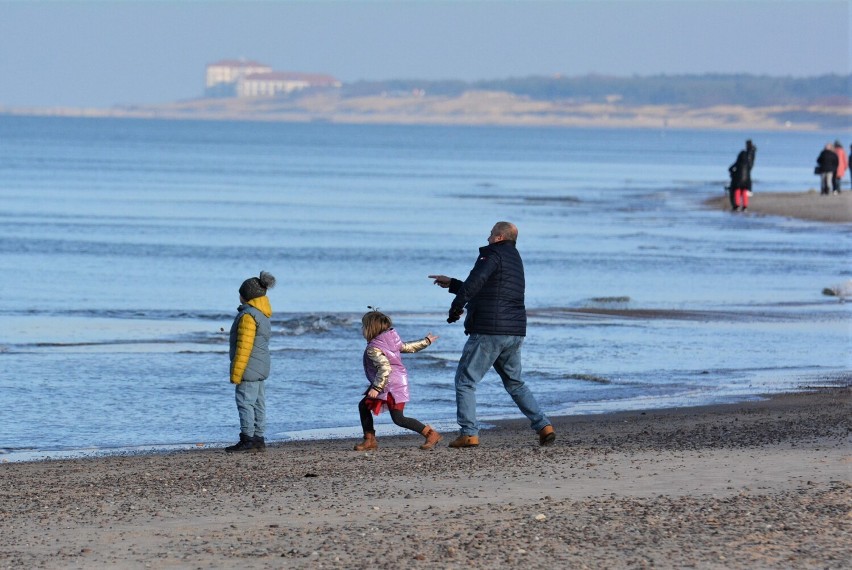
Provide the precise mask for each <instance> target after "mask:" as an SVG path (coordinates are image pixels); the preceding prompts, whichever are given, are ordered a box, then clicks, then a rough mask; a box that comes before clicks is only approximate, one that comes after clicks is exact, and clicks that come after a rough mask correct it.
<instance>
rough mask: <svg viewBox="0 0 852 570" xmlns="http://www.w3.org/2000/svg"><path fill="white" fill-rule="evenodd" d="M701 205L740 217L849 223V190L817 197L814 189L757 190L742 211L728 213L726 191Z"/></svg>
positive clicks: (851, 201)
mask: <svg viewBox="0 0 852 570" xmlns="http://www.w3.org/2000/svg"><path fill="white" fill-rule="evenodd" d="M703 204H704V205H705V206H706V207H708V208H712V209H715V210H721V211H724V212H728V213H731V214H735V215H740V216H743V215H745V216H749V215H752V216H753V215H758V216H780V217H784V218H793V219H797V220H808V221H814V222H825V223H832V224H848V223H852V191H849V190H844V191H842V192H841V193H840V194H837V195H829V196H821V195H820V193H819V191H818V190H813V189H811V190H807V191H805V192H761V191H758V192H755V193H754V194H753V195H752V197H751V198H750V199H749V204H748V211H746V212H731V204H730V201H729V199H728V196H727V194H725V195H722V196H715V197H712V198H707V199H706V200H704V202H703Z"/></svg>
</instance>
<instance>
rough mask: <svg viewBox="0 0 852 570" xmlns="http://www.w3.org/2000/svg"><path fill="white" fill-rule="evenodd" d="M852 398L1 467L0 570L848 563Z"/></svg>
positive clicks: (798, 398) (803, 396)
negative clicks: (439, 435)
mask: <svg viewBox="0 0 852 570" xmlns="http://www.w3.org/2000/svg"><path fill="white" fill-rule="evenodd" d="M851 393H852V391H850V388H849V387H844V388H821V389H815V390H812V391H809V392H802V393H792V394H779V395H774V396H770V397H769V398H768V399H766V400H761V401H757V402H754V401H750V402H742V403H737V404H719V405H709V406H700V407H696V408H672V409H660V410H646V411H630V412H615V413H610V414H604V415H591V416H562V417H555V418H553V424H554V427H555V428H556V430H557V441H556V443H555V444H554V445H553V446H550V447H544V448H542V447H539V446H538V445H537V441H536V436H535V434H534V433H533V432H532V431H531V430H530V429H529V426H528V424H527V422H526V421H523V420H505V421H499V422H494V423H495V424H496V427H495V428H494V429H490V430H487V431H484V432H483V433H482V434H481V445H480V447H479V448H477V449H464V450H454V449H449V448H447V446H446V445H447V443H448V441H449V440H450V439H451V434H448V433H445V434H444V440H443V441H442V442H440V443H439V445H438V447H437V448H436V449H435V450H433V451H429V452H424V451H420V450H419V449H418V448H417V445H419V443H420V442H421V440H422V438H420V437H419V436H415V435H406V436H393V437H382V436H381V435H380V436H379V446H380V447H379V449H378V450H377V451H376V452H368V453H358V452H354V451H352V445H353V444H354V443H355V442H356V440H354V439H342V440H339V439H335V440H308V441H289V442H283V443H275V444H273V445H271V446H270V448H269V450H268V451H267V453H265V454H236V455H229V454H226V453H224V451H222V450H221V449H206V448H205V449H199V450H190V451H180V452H171V453H162V454H146V455H136V456H112V457H97V458H87V459H66V460H58V461H39V462H27V463H4V464H2V465H0V481H2V485H0V488H2V491H0V493H2V501H0V505H2V506H0V531H2V533H3V536H4V545H3V546H2V547H0V568H6V567H38V568H67V567H77V568H95V567H103V566H115V565H121V566H123V567H140V568H141V567H144V566H146V565H153V566H155V567H167V566H179V567H187V566H192V567H210V568H213V567H215V568H237V567H239V568H281V567H287V568H317V567H320V566H322V567H327V568H366V567H375V568H396V567H399V566H400V565H402V566H407V567H411V568H434V567H436V566H437V567H441V568H467V569H474V568H494V567H509V568H522V567H523V568H526V567H572V568H582V567H589V568H595V567H658V568H682V567H702V568H755V567H760V568H788V567H797V568H812V567H813V568H816V567H819V568H844V567H848V566H849V564H850V562H852V555H850V551H849V549H848V544H849V538H850V535H852V521H850V519H849V512H850V508H852V503H850V498H849V497H850V490H852V481H851V480H850V470H852V459H851V458H850V457H852V455H850V452H852V440H850V429H852V428H850V417H852V414H850V411H852V398H850V394H851Z"/></svg>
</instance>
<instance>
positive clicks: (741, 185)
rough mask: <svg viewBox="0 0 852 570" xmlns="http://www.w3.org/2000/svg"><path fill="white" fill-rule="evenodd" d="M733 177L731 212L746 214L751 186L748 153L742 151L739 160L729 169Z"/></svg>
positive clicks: (730, 187)
mask: <svg viewBox="0 0 852 570" xmlns="http://www.w3.org/2000/svg"><path fill="white" fill-rule="evenodd" d="M728 173H729V174H730V175H731V184H730V186H729V187H728V191H729V192H730V196H729V197H730V200H731V210H732V211H734V212H737V211H742V212H745V211H746V210H747V209H748V191H749V190H748V189H749V185H750V181H749V175H748V151H747V150H741V151H740V152H739V154H738V155H737V160H736V161H735V162H734V163H733V164H732V165H731V166H729V167H728Z"/></svg>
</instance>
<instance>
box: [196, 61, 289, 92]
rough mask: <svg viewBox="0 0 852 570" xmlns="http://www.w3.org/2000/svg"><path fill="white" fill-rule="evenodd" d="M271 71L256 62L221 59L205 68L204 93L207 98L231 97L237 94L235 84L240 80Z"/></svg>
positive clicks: (269, 68) (266, 66)
mask: <svg viewBox="0 0 852 570" xmlns="http://www.w3.org/2000/svg"><path fill="white" fill-rule="evenodd" d="M271 71H272V68H271V67H269V66H268V65H264V64H262V63H258V62H256V61H248V60H244V59H223V60H221V61H217V62H216V63H211V64H210V65H208V66H207V73H206V76H205V79H204V93H205V95H207V96H208V97H233V96H235V95H236V94H237V83H238V82H239V80H240V79H241V78H243V77H245V76H246V75H254V74H258V73H270V72H271Z"/></svg>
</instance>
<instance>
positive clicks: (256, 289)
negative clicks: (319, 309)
mask: <svg viewBox="0 0 852 570" xmlns="http://www.w3.org/2000/svg"><path fill="white" fill-rule="evenodd" d="M274 286H275V277H273V276H272V275H271V274H270V273H267V272H266V271H261V272H260V277H250V278H248V279H246V280H245V281H243V284H242V285H240V290H239V293H240V306H239V307H238V308H237V316H236V318H235V319H234V323H233V324H232V325H231V335H230V341H231V347H230V351H229V356H230V359H231V384H234V395H235V399H236V401H237V413H239V416H240V441H239V442H237V443H236V444H235V445H232V446H230V447H226V448H225V451H226V452H228V453H235V452H240V453H242V452H251V453H255V452H258V451H266V441H265V440H264V438H263V435H264V430H265V429H266V387H265V384H266V382H265V381H266V379H267V378H269V370H270V358H269V337H270V336H271V334H272V327H271V325H270V322H269V318H270V317H271V316H272V306H271V305H270V304H269V298H268V297H267V296H266V290H267V289H271V288H272V287H274Z"/></svg>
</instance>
